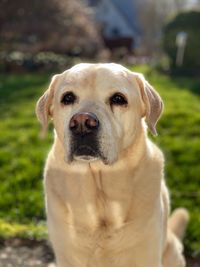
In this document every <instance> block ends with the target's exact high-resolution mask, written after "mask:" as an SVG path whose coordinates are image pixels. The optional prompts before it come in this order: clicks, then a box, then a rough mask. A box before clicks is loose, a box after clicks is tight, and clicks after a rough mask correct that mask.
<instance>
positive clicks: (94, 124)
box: [85, 117, 99, 129]
mask: <svg viewBox="0 0 200 267" xmlns="http://www.w3.org/2000/svg"><path fill="white" fill-rule="evenodd" d="M85 126H86V127H87V128H89V129H97V128H98V126H99V121H98V120H97V119H96V118H92V117H91V118H88V119H87V120H86V121H85Z"/></svg>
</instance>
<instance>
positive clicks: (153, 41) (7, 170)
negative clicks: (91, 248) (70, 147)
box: [0, 0, 200, 267]
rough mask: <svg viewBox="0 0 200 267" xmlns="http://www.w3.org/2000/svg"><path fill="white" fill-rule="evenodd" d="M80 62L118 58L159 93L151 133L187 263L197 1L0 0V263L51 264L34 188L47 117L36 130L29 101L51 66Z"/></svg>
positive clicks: (194, 224)
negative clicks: (179, 220)
mask: <svg viewBox="0 0 200 267" xmlns="http://www.w3.org/2000/svg"><path fill="white" fill-rule="evenodd" d="M79 62H116V63H120V64H123V65H125V66H126V67H128V68H130V69H131V70H134V71H138V72H142V73H143V74H144V75H145V76H146V78H147V80H149V81H150V83H151V84H152V85H153V86H154V87H155V89H156V90H158V91H159V93H160V95H161V96H162V98H163V100H164V103H165V111H164V114H163V116H162V118H161V120H160V122H159V126H158V132H159V136H158V137H156V138H153V137H151V138H153V141H154V142H156V143H157V144H158V145H159V146H160V147H161V148H162V149H163V150H164V153H165V156H166V167H165V172H166V181H167V184H168V186H169V188H170V191H171V203H172V209H174V208H176V207H179V206H183V207H186V208H187V209H188V210H189V211H190V216H191V220H190V224H189V227H188V231H187V234H186V237H185V240H184V242H185V254H186V255H187V260H188V266H191V267H195V266H196V267H197V266H200V138H199V137H200V77H199V75H200V1H199V0H123V1H122V0H73V1H70V0H43V1H40V0H34V1H31V2H30V1H26V0H18V1H14V0H0V267H7V266H15V267H18V266H20V267H23V266H24V267H28V266H41V267H44V266H53V265H51V264H52V263H51V262H53V255H52V253H51V251H50V250H49V247H48V245H47V244H46V241H45V240H46V239H47V231H46V224H45V211H44V201H43V189H42V170H43V166H44V161H45V157H46V155H47V153H48V150H49V149H50V144H51V143H52V126H50V129H51V130H50V131H49V134H48V136H47V137H46V139H45V140H41V139H40V138H39V131H40V129H39V123H38V122H37V120H36V117H35V113H34V109H35V103H36V101H37V99H38V98H39V96H40V95H41V94H42V93H43V92H44V91H45V90H46V88H47V86H48V83H49V81H50V77H51V76H52V74H55V73H59V72H62V71H63V70H65V69H67V68H69V67H71V66H73V65H74V64H76V63H79ZM24 255H25V256H24ZM24 257H25V258H24Z"/></svg>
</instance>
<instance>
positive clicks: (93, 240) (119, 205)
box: [36, 64, 188, 267]
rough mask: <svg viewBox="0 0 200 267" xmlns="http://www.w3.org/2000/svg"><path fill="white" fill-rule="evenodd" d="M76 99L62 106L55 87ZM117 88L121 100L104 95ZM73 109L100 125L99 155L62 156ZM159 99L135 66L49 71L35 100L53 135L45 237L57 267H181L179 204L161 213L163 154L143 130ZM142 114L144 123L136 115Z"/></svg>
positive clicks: (165, 200)
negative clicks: (113, 102) (122, 103)
mask: <svg viewBox="0 0 200 267" xmlns="http://www.w3.org/2000/svg"><path fill="white" fill-rule="evenodd" d="M66 91H73V92H75V94H76V95H78V97H79V98H78V102H77V103H75V104H74V105H72V106H66V107H63V106H62V105H61V103H60V99H61V96H62V94H63V92H66ZM116 91H117V92H118V91H121V92H123V93H124V94H125V95H126V97H127V99H128V106H127V107H114V108H113V109H111V108H110V106H109V104H108V102H107V101H106V99H107V98H108V97H109V96H110V95H111V94H112V93H113V92H116ZM79 111H87V112H93V113H95V114H96V115H97V116H98V118H99V119H100V123H101V124H102V133H101V136H100V138H101V140H100V141H101V149H102V151H103V153H104V155H105V158H106V159H107V162H106V163H107V164H105V162H103V161H101V160H96V161H85V162H84V161H80V160H74V161H73V162H69V146H70V137H69V132H68V131H69V130H68V128H69V127H68V124H69V120H70V118H71V117H72V115H73V114H75V113H76V112H79ZM161 111H162V100H161V98H160V97H159V95H158V94H157V93H156V92H155V90H154V89H153V88H152V87H151V86H150V85H149V84H148V83H147V82H146V81H145V79H144V77H143V76H142V75H140V74H138V73H132V72H130V71H129V70H127V69H125V68H124V67H122V66H120V65H117V64H79V65H77V66H75V67H73V68H72V69H70V70H68V71H66V72H64V73H62V74H60V75H56V76H54V78H53V80H52V82H51V85H50V87H49V89H48V90H47V91H46V93H45V94H44V95H43V96H42V97H41V98H40V100H39V101H38V103H37V109H36V112H37V116H38V118H39V120H40V122H41V123H42V124H43V128H44V130H46V129H47V124H48V117H49V116H51V117H52V119H53V123H54V127H55V140H54V144H53V147H52V149H51V151H50V153H49V155H48V158H47V162H46V166H45V180H44V184H45V195H46V208H47V217H48V229H49V234H50V239H51V242H52V244H53V248H54V251H55V254H56V259H57V265H58V267H183V266H185V260H184V257H183V256H182V244H181V241H180V240H181V237H182V235H183V233H184V231H185V227H186V224H187V220H188V215H187V212H186V211H185V210H184V209H179V210H177V211H176V212H175V213H174V215H172V216H171V217H170V219H169V220H168V214H169V196H168V190H167V187H166V185H165V181H164V178H163V164H164V159H163V154H162V152H161V151H160V150H159V148H158V147H156V146H155V145H154V144H153V143H152V142H151V141H150V140H149V139H148V137H147V134H146V123H147V125H148V127H149V129H150V130H151V131H152V133H153V134H156V122H157V120H158V119H159V117H160V114H161ZM144 118H145V119H146V123H145V122H144Z"/></svg>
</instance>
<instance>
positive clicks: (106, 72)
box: [63, 63, 128, 86]
mask: <svg viewBox="0 0 200 267" xmlns="http://www.w3.org/2000/svg"><path fill="white" fill-rule="evenodd" d="M127 71H128V70H127V69H126V68H124V67H123V66H121V65H119V64H115V63H101V64H89V63H81V64H78V65H75V66H74V67H72V68H71V69H69V70H68V71H66V72H64V73H63V76H64V79H63V83H64V84H66V85H67V84H70V85H77V84H79V85H81V84H83V83H84V84H86V83H88V84H92V85H93V86H94V84H101V83H102V82H103V83H104V84H106V83H112V82H116V83H119V82H121V81H122V80H121V79H122V78H126V76H127Z"/></svg>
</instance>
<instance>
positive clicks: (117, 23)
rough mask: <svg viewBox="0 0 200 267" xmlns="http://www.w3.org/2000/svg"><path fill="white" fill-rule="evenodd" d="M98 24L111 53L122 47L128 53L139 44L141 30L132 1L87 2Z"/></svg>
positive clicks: (98, 0)
mask: <svg viewBox="0 0 200 267" xmlns="http://www.w3.org/2000/svg"><path fill="white" fill-rule="evenodd" d="M87 3H88V5H89V6H90V7H92V9H93V10H94V16H95V19H96V21H97V22H98V23H99V24H100V27H101V32H102V37H103V40H104V43H105V45H106V46H107V47H108V48H109V49H110V50H111V51H112V50H115V49H117V48H121V47H124V48H126V49H127V51H128V52H129V53H131V52H133V51H134V48H136V47H137V46H138V45H139V44H140V39H141V28H140V23H139V20H138V16H137V6H136V4H134V1H133V0H123V1H122V0H87Z"/></svg>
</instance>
